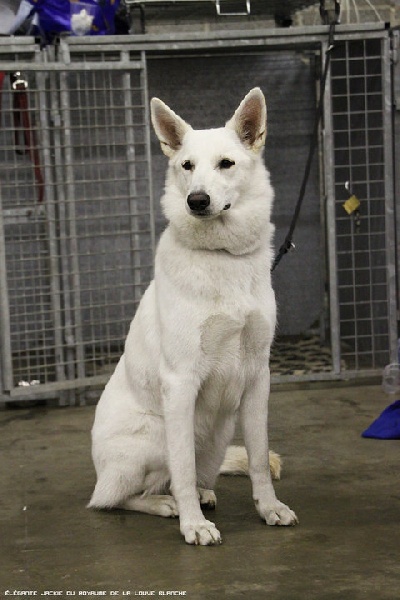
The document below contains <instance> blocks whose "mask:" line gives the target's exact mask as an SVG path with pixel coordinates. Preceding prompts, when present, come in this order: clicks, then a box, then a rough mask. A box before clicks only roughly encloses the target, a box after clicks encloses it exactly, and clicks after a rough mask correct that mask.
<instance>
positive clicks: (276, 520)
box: [257, 500, 299, 526]
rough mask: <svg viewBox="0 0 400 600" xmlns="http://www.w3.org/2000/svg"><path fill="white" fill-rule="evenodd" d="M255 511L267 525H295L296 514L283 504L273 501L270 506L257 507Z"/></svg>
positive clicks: (296, 520)
mask: <svg viewBox="0 0 400 600" xmlns="http://www.w3.org/2000/svg"><path fill="white" fill-rule="evenodd" d="M257 510H258V512H259V514H260V516H261V518H262V519H264V520H265V522H266V523H267V525H285V526H287V525H297V523H298V522H299V520H298V518H297V516H296V514H295V513H294V512H293V510H291V509H290V508H289V507H288V506H286V504H283V502H279V500H275V501H274V502H273V503H272V504H271V505H270V504H267V505H264V506H260V505H258V506H257Z"/></svg>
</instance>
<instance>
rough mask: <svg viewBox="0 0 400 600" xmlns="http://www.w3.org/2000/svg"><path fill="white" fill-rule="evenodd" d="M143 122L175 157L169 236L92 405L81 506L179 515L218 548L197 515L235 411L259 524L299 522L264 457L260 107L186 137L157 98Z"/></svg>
mask: <svg viewBox="0 0 400 600" xmlns="http://www.w3.org/2000/svg"><path fill="white" fill-rule="evenodd" d="M151 113H152V121H153V125H154V128H155V131H156V133H157V136H158V138H159V140H160V142H161V147H162V150H163V152H164V153H165V154H166V155H167V156H168V157H169V167H168V174H167V181H166V186H165V194H164V196H163V198H162V205H163V209H164V212H165V215H166V217H167V219H168V221H169V225H168V227H167V229H166V230H165V231H164V233H163V235H162V237H161V239H160V242H159V246H158V251H157V255H156V262H155V278H154V281H153V282H152V283H151V284H150V286H149V288H148V289H147V291H146V293H145V295H144V296H143V299H142V301H141V303H140V305H139V308H138V310H137V313H136V316H135V318H134V320H133V321H132V324H131V327H130V331H129V334H128V337H127V340H126V346H125V353H124V354H123V356H122V357H121V359H120V361H119V363H118V365H117V367H116V370H115V372H114V374H113V376H112V377H111V379H110V381H109V383H108V385H107V386H106V388H105V390H104V392H103V395H102V397H101V399H100V401H99V404H98V406H97V410H96V418H95V423H94V426H93V431H92V438H93V460H94V464H95V467H96V472H97V484H96V487H95V490H94V493H93V496H92V499H91V501H90V504H89V506H90V507H94V508H111V507H118V508H124V509H128V510H136V511H142V512H146V513H150V514H156V515H161V516H167V517H168V516H177V515H179V518H180V530H181V533H182V535H183V536H184V537H185V540H186V542H187V543H189V544H202V545H209V544H218V543H220V542H221V536H220V533H219V531H218V529H216V527H215V525H214V523H211V522H210V521H208V520H206V519H205V517H204V515H203V513H202V511H201V504H206V505H208V506H211V507H212V506H215V502H216V499H215V495H214V492H213V491H212V489H213V487H214V484H215V481H216V478H217V475H218V473H219V472H220V469H221V465H222V463H223V461H224V457H225V453H226V451H227V447H228V444H229V442H230V441H231V439H232V437H233V434H234V429H235V422H236V416H237V415H238V414H239V415H240V419H241V426H242V431H243V435H244V440H245V446H246V450H247V455H248V471H249V474H250V477H251V481H252V487H253V497H254V501H255V505H256V508H257V510H258V512H259V514H260V516H261V517H262V519H264V520H265V521H266V522H267V523H268V525H293V524H295V523H296V522H297V517H296V515H295V514H294V512H293V511H291V510H290V509H289V508H288V507H287V506H286V505H285V504H282V503H281V502H279V500H277V498H276V496H275V492H274V488H273V485H272V481H271V470H272V472H273V474H274V472H275V475H276V476H279V469H280V464H279V457H278V456H277V455H274V454H273V453H271V454H270V455H269V451H268V436H267V406H268V395H269V387H270V374H269V353H270V346H271V342H272V339H273V336H274V329H275V318H276V308H275V297H274V292H273V290H272V287H271V277H270V266H271V255H272V253H271V236H272V232H273V226H272V225H271V223H270V212H271V205H272V200H273V191H272V188H271V185H270V182H269V175H268V172H267V170H266V168H265V166H264V164H263V160H262V157H261V154H262V148H263V146H264V142H265V136H266V106H265V99H264V96H263V94H262V92H261V90H260V89H259V88H255V89H253V90H251V91H250V92H249V94H248V95H247V96H246V97H245V98H244V100H243V101H242V103H241V104H240V106H239V108H238V109H237V110H236V112H235V114H234V116H233V117H232V118H231V120H230V121H228V123H227V124H226V125H225V127H222V128H219V129H209V130H193V129H192V128H191V127H190V125H188V124H187V123H186V122H185V121H184V120H183V119H181V118H180V117H178V116H177V115H176V114H175V113H174V112H173V111H172V110H171V109H170V108H169V107H168V106H166V105H165V104H164V103H163V102H161V100H159V99H157V98H153V100H152V103H151ZM245 454H246V453H245V451H244V449H243V450H240V449H229V452H228V456H227V460H226V462H225V465H224V466H223V467H222V471H223V472H236V471H238V470H240V468H244V467H243V464H242V465H241V464H240V463H241V462H243V457H245ZM268 457H269V458H270V462H271V467H270V465H269V460H268ZM245 462H247V457H246V459H245ZM170 494H172V495H170Z"/></svg>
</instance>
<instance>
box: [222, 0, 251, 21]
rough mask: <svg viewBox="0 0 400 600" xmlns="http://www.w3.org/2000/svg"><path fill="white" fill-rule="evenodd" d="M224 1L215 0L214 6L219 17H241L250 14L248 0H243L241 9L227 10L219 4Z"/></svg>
mask: <svg viewBox="0 0 400 600" xmlns="http://www.w3.org/2000/svg"><path fill="white" fill-rule="evenodd" d="M223 2H224V0H222V2H221V0H215V8H216V11H217V15H218V16H220V17H243V16H249V15H250V14H251V4H250V0H243V2H242V4H243V10H239V9H238V10H233V11H232V10H231V11H230V12H229V11H226V12H225V11H224V10H223V8H222V6H221V4H222V3H223Z"/></svg>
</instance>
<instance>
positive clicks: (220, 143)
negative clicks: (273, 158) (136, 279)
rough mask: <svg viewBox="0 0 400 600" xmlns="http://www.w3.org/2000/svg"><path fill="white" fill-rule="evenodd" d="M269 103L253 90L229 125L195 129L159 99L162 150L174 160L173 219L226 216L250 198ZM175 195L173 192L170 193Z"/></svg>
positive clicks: (156, 115) (168, 207) (169, 211)
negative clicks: (246, 198)
mask: <svg viewBox="0 0 400 600" xmlns="http://www.w3.org/2000/svg"><path fill="white" fill-rule="evenodd" d="M266 112H267V111H266V104H265V98H264V95H263V93H262V91H261V90H260V89H259V88H254V89H252V90H251V91H250V92H249V93H248V94H247V96H246V97H245V98H244V99H243V101H242V102H241V104H240V106H239V107H238V109H237V110H236V112H235V114H234V115H233V117H232V118H231V119H230V120H229V121H228V122H227V123H226V125H225V127H221V128H219V129H207V130H194V129H192V127H191V126H190V125H189V124H188V123H186V122H185V121H184V120H183V119H181V117H179V116H178V115H177V114H175V113H174V112H173V111H172V110H171V109H170V108H169V107H168V106H167V105H166V104H164V102H162V101H161V100H159V99H158V98H153V99H152V101H151V117H152V122H153V126H154V129H155V132H156V134H157V137H158V139H159V140H160V143H161V148H162V150H163V152H164V154H166V156H168V158H169V159H170V169H169V175H168V180H167V186H166V196H167V197H168V200H167V199H166V198H165V202H164V209H165V212H166V215H167V217H168V218H170V219H173V217H174V216H175V217H176V216H178V214H179V213H180V214H181V216H182V211H184V212H185V214H186V216H187V215H190V216H191V217H194V218H196V219H201V220H208V219H216V218H218V217H221V218H224V217H225V215H226V216H227V214H228V213H229V212H230V211H233V210H234V209H235V207H237V206H238V205H239V204H240V203H241V202H243V198H244V197H245V196H246V192H247V191H248V186H249V180H250V179H251V178H254V175H255V173H254V169H255V168H256V166H257V165H258V166H259V165H260V156H259V155H260V153H261V150H262V148H263V146H264V143H265V137H266ZM169 191H170V192H173V193H168V192H169Z"/></svg>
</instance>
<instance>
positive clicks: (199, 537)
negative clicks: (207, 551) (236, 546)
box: [181, 519, 222, 546]
mask: <svg viewBox="0 0 400 600" xmlns="http://www.w3.org/2000/svg"><path fill="white" fill-rule="evenodd" d="M181 533H182V535H183V536H184V538H185V542H186V543H187V544H194V545H196V546H199V545H200V546H214V545H216V544H221V542H222V540H221V534H220V532H219V531H218V529H217V528H216V527H215V525H214V523H211V521H207V520H206V519H204V521H199V522H197V523H193V522H190V521H189V522H187V523H182V524H181Z"/></svg>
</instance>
